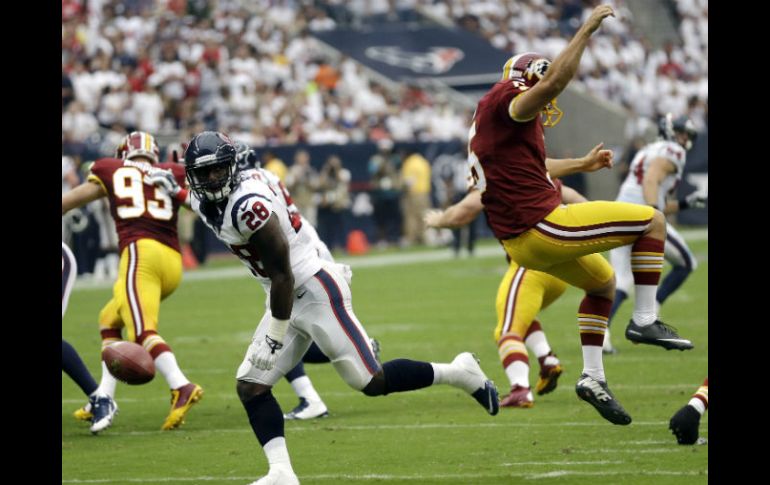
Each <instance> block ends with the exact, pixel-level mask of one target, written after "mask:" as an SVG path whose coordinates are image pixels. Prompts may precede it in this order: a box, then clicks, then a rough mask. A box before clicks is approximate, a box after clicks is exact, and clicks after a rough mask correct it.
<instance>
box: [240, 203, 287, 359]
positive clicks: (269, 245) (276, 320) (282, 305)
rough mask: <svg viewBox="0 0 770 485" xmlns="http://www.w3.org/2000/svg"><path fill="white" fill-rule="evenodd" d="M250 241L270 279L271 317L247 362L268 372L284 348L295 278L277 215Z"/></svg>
mask: <svg viewBox="0 0 770 485" xmlns="http://www.w3.org/2000/svg"><path fill="white" fill-rule="evenodd" d="M249 242H251V243H252V244H254V245H255V246H256V247H257V251H258V252H259V254H260V255H262V259H261V263H262V267H263V271H264V272H265V273H266V274H267V275H268V277H269V278H270V311H271V313H272V316H273V318H272V320H271V321H270V324H269V325H270V326H269V327H268V330H267V334H266V335H265V341H264V342H260V343H259V344H260V345H259V347H258V348H257V350H256V351H255V352H254V353H253V354H252V355H251V357H250V358H249V360H250V361H251V363H252V364H253V365H254V366H255V367H257V368H259V369H263V370H270V369H272V368H273V366H274V365H275V361H276V358H277V356H276V352H277V351H278V350H280V349H281V348H282V347H283V338H284V336H285V335H286V330H287V329H288V328H289V318H290V317H291V310H292V305H293V292H294V275H293V273H292V272H291V264H290V262H289V243H288V241H286V236H284V234H283V231H282V230H281V225H280V223H279V222H278V216H274V217H273V216H271V217H270V218H269V219H268V220H267V222H266V223H265V225H264V226H263V227H262V228H261V229H259V230H258V231H257V232H255V233H254V234H253V235H252V236H251V238H250V239H249Z"/></svg>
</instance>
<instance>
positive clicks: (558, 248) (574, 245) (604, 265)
mask: <svg viewBox="0 0 770 485" xmlns="http://www.w3.org/2000/svg"><path fill="white" fill-rule="evenodd" d="M610 15H614V12H613V9H612V7H611V6H609V5H601V6H598V7H596V8H595V9H594V10H593V12H592V13H591V15H590V17H589V18H588V19H587V20H586V22H585V23H584V24H583V25H582V26H581V27H580V29H579V30H578V31H577V33H576V34H575V36H574V37H573V38H572V40H571V41H570V42H569V44H568V45H567V46H566V47H565V48H564V50H562V52H561V53H560V54H559V55H558V56H557V57H556V59H555V60H554V61H553V63H551V62H550V61H549V60H548V59H546V58H544V57H543V56H541V55H538V54H534V53H526V54H520V55H516V56H514V57H512V58H511V59H509V60H508V62H506V64H505V66H504V68H503V78H502V80H501V81H500V82H498V83H496V84H495V85H494V86H493V87H492V89H490V91H489V92H488V93H487V94H486V95H485V96H484V97H483V98H482V99H481V101H479V104H478V107H477V108H476V113H475V115H474V118H473V123H472V125H471V129H470V133H469V142H468V144H469V154H468V157H469V163H470V164H471V175H472V177H473V179H474V183H475V187H476V188H477V189H478V190H479V191H480V192H481V201H482V203H483V204H484V210H485V212H486V214H487V220H488V223H489V226H490V228H491V229H492V232H493V233H494V234H495V236H496V237H497V238H498V239H499V240H500V241H501V242H502V244H503V247H504V248H505V250H506V253H507V254H508V256H510V258H511V260H512V261H515V262H516V263H517V264H519V265H520V266H522V267H524V268H526V269H532V270H537V271H543V272H545V273H548V274H550V275H552V276H555V277H557V278H559V279H561V280H563V281H565V282H566V283H568V284H570V285H573V286H576V287H578V288H581V289H583V290H584V291H585V297H584V298H583V301H582V302H581V304H580V308H579V310H578V325H579V329H580V339H581V344H582V350H583V372H582V375H581V376H580V379H579V380H578V383H577V385H576V388H575V390H576V392H577V394H578V396H579V397H580V398H581V399H583V400H585V401H587V402H588V403H590V404H591V405H592V406H594V408H595V409H596V410H597V411H598V412H599V413H600V414H601V415H602V417H604V418H605V419H607V420H608V421H610V422H612V423H614V424H621V425H627V424H629V423H630V422H631V416H630V415H629V414H628V413H627V412H626V411H625V410H624V409H623V407H622V406H621V405H620V404H619V403H618V401H617V400H616V399H615V397H614V396H613V395H612V393H611V392H610V390H609V388H608V387H607V381H606V377H605V375H604V365H603V362H602V344H603V341H604V332H605V329H606V328H607V320H608V316H609V312H610V308H611V306H612V300H613V298H614V296H615V276H614V273H613V270H612V266H610V264H609V263H608V262H607V261H606V260H605V259H604V258H603V257H602V255H601V254H600V253H601V252H602V251H607V250H609V249H612V248H614V247H618V246H622V245H625V244H633V248H632V254H631V260H632V268H633V274H634V282H635V286H636V288H635V289H636V301H635V308H634V314H633V318H632V320H631V321H630V323H629V325H628V329H627V332H626V333H627V335H631V337H629V338H630V339H631V340H634V341H636V342H639V343H647V344H653V345H660V346H664V347H666V348H678V349H682V350H684V349H689V348H692V343H691V342H690V341H688V340H685V339H682V338H680V337H679V336H678V335H677V334H676V333H675V332H674V331H673V329H671V327H669V326H667V325H665V324H663V323H662V322H660V321H659V320H658V318H657V314H656V313H655V291H656V290H657V285H658V280H659V279H660V272H661V269H662V267H663V245H664V242H665V239H666V224H665V218H664V216H663V213H662V212H660V211H658V210H656V209H655V208H653V207H650V206H641V205H637V204H629V203H624V202H603V201H595V202H584V203H580V204H569V205H562V204H561V193H560V191H559V189H558V188H557V186H556V185H555V184H554V183H553V181H552V179H551V177H554V178H555V177H560V176H563V175H568V174H571V173H576V172H580V171H583V172H590V171H594V170H598V169H600V168H602V167H610V166H612V152H611V151H609V150H598V152H597V156H596V157H589V158H586V157H584V158H582V159H561V160H556V159H550V158H547V157H546V153H545V134H544V127H551V126H554V125H555V124H556V123H558V122H559V120H560V119H561V116H562V113H561V111H560V110H559V109H558V107H557V106H556V101H555V98H556V97H557V96H558V95H559V94H560V93H561V92H562V91H563V90H564V89H565V88H566V86H567V84H568V83H569V81H570V79H572V77H573V76H574V74H575V72H576V71H577V68H578V65H579V63H580V58H581V56H582V54H583V50H584V49H585V47H586V45H587V44H588V41H589V39H590V38H591V35H592V34H593V32H595V31H596V30H597V29H598V28H599V26H600V25H601V23H602V21H603V20H604V19H605V18H606V17H608V16H610ZM601 146H602V145H601V144H600V145H598V146H597V147H596V148H595V149H594V150H596V149H597V148H598V149H600V148H601ZM594 150H592V153H593V151H594Z"/></svg>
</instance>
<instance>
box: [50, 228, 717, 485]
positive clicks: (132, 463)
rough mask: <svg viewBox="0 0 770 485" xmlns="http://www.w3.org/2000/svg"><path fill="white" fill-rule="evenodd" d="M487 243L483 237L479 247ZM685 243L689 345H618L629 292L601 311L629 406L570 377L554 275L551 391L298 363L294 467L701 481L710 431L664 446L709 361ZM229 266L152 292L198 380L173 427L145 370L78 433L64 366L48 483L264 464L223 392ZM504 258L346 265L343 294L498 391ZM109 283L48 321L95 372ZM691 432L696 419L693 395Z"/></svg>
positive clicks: (254, 303) (232, 307)
mask: <svg viewBox="0 0 770 485" xmlns="http://www.w3.org/2000/svg"><path fill="white" fill-rule="evenodd" d="M495 244H496V243H494V242H489V243H487V244H486V247H487V248H488V251H489V250H492V248H493V247H494V246H495ZM691 247H692V249H693V251H694V252H695V253H696V255H697V256H698V257H699V259H700V260H701V262H700V267H699V268H698V269H697V270H696V272H695V273H694V274H693V275H692V276H691V277H690V279H688V280H687V281H686V282H685V284H684V286H683V287H682V288H681V289H680V291H679V292H677V293H675V294H674V295H673V296H672V297H671V299H670V300H669V302H667V304H666V305H665V306H664V308H663V312H662V316H663V318H664V320H665V321H666V322H668V323H672V324H674V325H675V326H676V327H677V328H678V330H679V331H680V334H682V335H683V336H686V337H688V338H690V339H691V340H692V341H693V342H694V344H695V349H694V350H692V351H689V352H678V351H665V350H663V349H660V348H658V347H650V346H644V345H641V346H637V345H633V344H631V343H630V342H628V341H626V340H625V339H624V338H623V337H622V330H623V329H624V328H625V324H626V322H627V321H628V318H629V315H630V313H631V308H632V303H631V302H630V301H628V302H626V303H625V304H624V306H623V307H621V309H620V311H619V313H618V315H617V318H616V322H617V325H616V326H615V327H614V328H615V333H614V334H613V341H614V343H615V345H616V346H617V347H618V348H619V350H620V353H618V354H617V355H613V356H605V359H604V361H605V368H606V373H607V377H608V379H609V384H610V388H611V389H612V391H613V393H614V394H615V396H616V397H617V398H618V400H619V401H620V402H621V403H622V404H623V406H624V407H625V408H626V410H627V411H628V412H629V413H630V414H631V416H632V417H633V420H634V421H633V423H632V424H631V425H630V426H613V425H612V424H610V423H608V422H606V421H604V420H603V419H602V418H601V417H600V416H599V415H598V413H597V412H596V411H595V410H594V409H593V408H592V407H591V406H590V405H588V404H587V403H584V402H582V401H580V400H578V398H577V397H576V395H575V391H574V385H575V382H576V381H577V379H578V376H579V374H580V370H581V367H582V360H581V359H582V358H581V350H580V344H579V337H578V330H577V324H576V317H575V313H576V310H577V306H578V304H579V301H580V298H581V295H580V293H579V292H578V291H577V290H575V289H568V290H567V293H565V294H564V295H563V296H562V298H560V299H559V300H558V301H557V302H555V303H554V304H553V305H552V307H550V308H548V309H547V310H545V311H544V312H542V313H541V314H540V318H539V320H540V321H541V323H542V325H543V328H544V329H545V331H546V333H547V335H548V339H549V342H550V344H551V346H552V347H553V349H554V351H555V352H556V353H557V354H558V356H559V358H560V359H561V360H562V363H563V364H564V366H565V369H566V370H565V373H564V374H563V375H562V377H561V379H560V381H559V387H558V388H557V389H556V391H554V392H553V393H551V394H549V395H546V396H535V406H534V407H533V408H531V409H514V410H511V409H503V410H501V412H500V414H499V415H497V416H495V417H491V416H489V415H487V414H486V412H485V411H484V410H483V409H482V408H481V407H480V406H479V405H478V404H477V403H476V402H475V401H474V400H473V399H472V398H470V397H469V396H468V395H467V394H464V393H462V392H460V391H458V390H456V389H454V388H450V387H447V386H438V387H433V388H429V389H425V390H422V391H417V392H411V393H401V394H393V395H389V396H386V397H378V398H367V397H366V396H364V395H362V394H360V393H357V392H355V391H353V390H352V389H350V388H348V387H347V386H346V385H345V384H344V383H343V381H342V380H341V379H340V378H339V377H338V376H337V375H336V374H335V372H334V370H333V368H332V367H331V366H329V365H307V366H306V369H307V371H308V373H309V375H310V377H311V378H312V379H313V382H314V384H315V387H316V389H317V390H318V391H319V393H320V394H321V396H322V397H323V399H324V401H325V402H326V404H327V406H328V407H329V410H330V413H331V416H330V417H329V418H327V419H322V420H315V421H312V422H288V423H286V439H287V442H288V445H289V449H290V453H291V457H292V464H293V466H294V469H295V471H296V473H297V475H298V476H299V478H300V480H301V482H302V483H303V484H313V483H318V484H329V483H345V484H353V483H362V484H370V483H414V484H439V483H440V484H504V483H513V482H518V481H522V480H525V479H526V480H527V481H532V482H534V483H557V484H577V483H589V482H590V483H596V482H597V481H601V482H602V483H612V484H643V483H654V484H656V485H664V484H677V485H681V484H696V483H697V484H701V483H707V480H708V445H696V446H679V445H677V444H676V441H675V439H674V437H673V436H672V435H671V434H670V432H669V430H668V429H667V427H668V420H669V418H670V417H671V415H672V414H673V413H674V412H675V411H676V410H677V409H678V408H679V407H681V406H682V405H684V404H685V403H686V402H687V401H688V399H689V396H690V395H691V394H692V393H693V392H694V391H695V390H696V389H697V388H698V386H699V385H700V383H701V382H702V381H703V378H704V377H705V376H706V375H707V373H708V257H707V254H708V241H707V240H705V241H704V240H701V241H694V242H691ZM442 251H447V250H442ZM414 254H420V253H414ZM391 257H393V256H391ZM343 259H345V258H343ZM346 259H348V260H351V261H354V263H353V264H356V263H357V262H359V261H366V260H361V259H355V258H346ZM235 264H238V263H235ZM242 270H243V277H236V278H232V277H230V278H222V279H195V278H194V277H193V276H192V275H190V277H188V278H186V279H185V280H184V281H183V283H182V285H181V286H180V287H179V289H178V290H177V291H176V292H175V293H174V294H173V295H172V296H171V297H170V298H169V299H168V300H166V301H165V302H164V303H163V304H162V306H161V316H160V320H161V324H160V331H161V334H162V335H163V336H164V337H165V339H166V340H167V341H168V343H169V344H170V345H171V347H172V349H173V350H174V352H175V353H176V356H177V359H178V361H179V363H180V365H181V366H182V368H183V370H184V372H185V373H186V375H187V377H188V378H190V379H191V380H192V381H194V382H196V383H198V384H200V385H201V386H203V388H204V389H205V395H204V399H203V400H202V401H201V403H200V404H198V405H196V406H195V407H194V408H193V409H192V410H191V412H190V414H189V415H188V417H187V423H186V424H185V425H184V426H183V427H182V428H181V429H179V430H176V431H173V432H161V431H160V425H161V423H162V422H163V419H164V418H165V416H166V414H167V412H168V406H169V398H170V394H169V391H168V388H167V386H166V383H165V381H164V380H163V379H162V377H160V376H156V378H155V379H154V380H153V381H152V382H150V383H149V384H146V385H143V386H124V385H119V387H118V394H117V401H118V404H119V406H120V413H119V415H118V416H117V418H116V420H115V422H114V424H113V426H112V427H111V428H110V429H108V430H106V431H105V432H103V433H102V434H101V435H99V436H91V434H90V433H89V431H88V425H87V423H83V422H78V421H76V420H75V419H74V418H72V412H73V411H74V410H75V409H76V408H77V407H79V406H80V405H82V404H84V403H85V399H84V398H83V396H82V394H81V392H80V390H79V388H77V386H76V385H75V384H74V383H73V382H72V381H71V380H69V378H67V376H66V375H64V374H62V483H110V484H123V483H125V484H132V483H144V484H159V483H164V484H165V483H205V484H233V483H236V484H237V483H243V484H246V483H250V482H251V481H253V480H255V479H257V478H258V477H260V476H261V475H263V474H264V472H265V470H266V467H267V464H266V460H265V458H264V455H263V453H262V450H261V448H260V447H259V445H258V443H257V441H256V439H255V437H254V435H253V433H252V431H251V429H250V427H249V424H248V421H247V418H246V414H245V412H244V410H243V408H242V407H241V405H240V403H239V401H238V399H237V397H236V394H235V378H234V376H235V371H236V368H237V367H238V365H239V364H240V362H241V359H242V358H243V352H244V351H245V349H246V347H247V345H248V343H249V340H250V338H251V334H252V332H253V331H254V328H255V326H256V323H257V322H258V320H259V317H260V316H261V314H262V311H263V308H264V300H265V296H264V292H263V291H262V289H261V287H260V286H259V285H258V284H257V283H256V281H253V280H250V279H248V276H247V275H246V273H247V271H246V269H245V268H242ZM504 270H505V263H504V260H503V258H502V253H501V254H500V256H499V257H477V258H470V259H465V258H463V259H447V260H445V261H437V262H424V263H411V264H398V265H385V266H376V267H363V266H361V267H355V266H354V278H353V295H354V309H355V312H356V314H357V316H358V317H359V319H360V320H361V321H362V322H363V324H364V326H365V327H366V328H367V331H368V333H369V335H370V336H373V337H376V338H377V339H379V341H380V342H381V344H382V357H383V359H384V360H390V359H393V358H398V357H407V358H412V359H418V360H429V361H434V362H448V361H450V360H451V359H452V358H453V357H454V356H455V355H456V354H457V353H459V352H461V351H466V350H467V351H471V352H475V353H476V354H477V355H478V356H479V357H480V358H481V364H482V367H483V368H484V369H485V371H486V373H487V375H488V376H489V377H490V378H492V379H493V380H494V381H495V382H496V383H497V384H498V388H499V390H500V392H501V394H505V393H506V392H507V390H508V381H507V379H506V377H505V374H504V372H503V369H502V367H501V365H500V363H499V361H498V357H497V351H496V346H495V344H494V341H493V338H492V331H493V329H494V325H495V312H494V296H495V293H496V291H497V285H498V284H499V281H500V278H501V277H502V275H503V272H504ZM198 273H201V271H198ZM109 297H110V289H109V288H84V287H83V285H79V284H76V290H75V291H74V292H73V294H72V297H71V300H70V304H69V308H68V314H67V315H66V316H65V318H64V320H63V323H62V337H63V338H65V339H67V340H68V341H69V342H70V343H72V344H73V345H74V346H75V348H76V349H77V350H78V351H79V352H80V353H81V355H82V356H83V357H84V360H85V361H86V363H87V365H88V366H89V368H90V369H91V370H92V372H93V373H94V375H95V376H96V378H97V380H98V378H99V375H100V370H99V360H98V355H99V345H100V344H99V334H98V332H97V328H96V323H95V320H96V316H97V315H98V312H99V310H100V308H101V306H102V305H103V304H104V303H105V302H106V301H107V300H108V299H109ZM531 361H532V364H533V365H534V368H533V369H532V370H531V374H530V378H531V380H532V384H533V385H534V383H535V381H536V379H537V374H536V372H537V364H536V360H535V359H534V358H533V357H532V356H531ZM274 394H275V395H276V398H277V399H278V401H279V403H280V404H281V406H282V408H283V409H284V410H288V409H291V408H292V407H294V406H295V405H296V397H295V396H294V394H293V392H292V390H291V388H290V386H289V385H288V384H287V383H286V382H285V381H282V382H281V383H279V384H278V385H277V386H276V388H275V390H274ZM700 435H701V436H702V437H708V412H707V413H706V414H705V415H704V417H703V420H702V422H701V427H700Z"/></svg>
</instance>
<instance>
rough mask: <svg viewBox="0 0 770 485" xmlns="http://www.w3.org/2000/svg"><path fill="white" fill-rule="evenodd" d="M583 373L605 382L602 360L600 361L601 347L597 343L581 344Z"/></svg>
mask: <svg viewBox="0 0 770 485" xmlns="http://www.w3.org/2000/svg"><path fill="white" fill-rule="evenodd" d="M583 374H588V375H589V376H591V377H593V378H594V379H596V380H599V381H602V382H606V380H607V378H606V377H604V362H603V361H602V348H601V347H599V346H598V345H583Z"/></svg>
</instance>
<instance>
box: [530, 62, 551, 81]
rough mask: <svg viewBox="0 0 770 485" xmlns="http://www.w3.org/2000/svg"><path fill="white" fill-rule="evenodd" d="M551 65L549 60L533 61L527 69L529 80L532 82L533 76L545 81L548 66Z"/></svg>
mask: <svg viewBox="0 0 770 485" xmlns="http://www.w3.org/2000/svg"><path fill="white" fill-rule="evenodd" d="M550 65H551V61H549V60H548V59H536V60H534V61H532V62H531V63H530V65H529V67H527V71H526V76H527V79H530V80H531V79H532V76H533V75H535V76H537V78H538V79H543V76H545V73H546V71H547V70H548V66H550Z"/></svg>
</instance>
